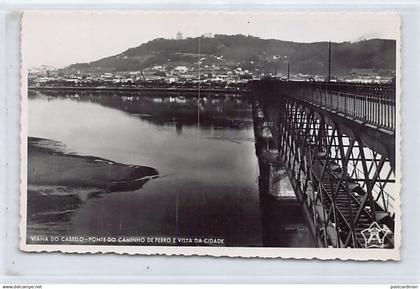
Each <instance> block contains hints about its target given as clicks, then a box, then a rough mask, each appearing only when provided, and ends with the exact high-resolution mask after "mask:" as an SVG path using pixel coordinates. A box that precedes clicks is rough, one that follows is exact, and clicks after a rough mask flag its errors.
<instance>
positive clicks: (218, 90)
mask: <svg viewBox="0 0 420 289" xmlns="http://www.w3.org/2000/svg"><path fill="white" fill-rule="evenodd" d="M28 90H36V91H42V90H67V91H133V92H136V91H138V92H140V91H146V92H147V91H150V92H152V91H162V92H197V91H200V92H214V93H227V94H247V93H248V92H249V91H248V90H247V89H243V88H241V89H223V88H200V89H198V88H182V87H175V88H174V87H89V86H28Z"/></svg>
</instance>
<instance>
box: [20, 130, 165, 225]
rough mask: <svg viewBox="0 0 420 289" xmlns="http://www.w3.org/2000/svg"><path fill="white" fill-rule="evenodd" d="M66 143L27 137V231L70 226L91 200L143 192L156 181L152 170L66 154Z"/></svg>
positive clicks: (91, 157) (92, 157)
mask: <svg viewBox="0 0 420 289" xmlns="http://www.w3.org/2000/svg"><path fill="white" fill-rule="evenodd" d="M64 148H65V145H64V144H63V143H60V142H57V141H54V140H49V139H42V138H35V137H28V188H27V212H28V215H27V221H28V230H35V231H38V230H41V231H45V230H46V231H49V230H50V229H49V227H50V226H51V225H54V224H67V223H69V222H70V221H71V217H72V215H73V213H74V212H75V211H76V210H77V209H78V208H79V207H80V206H81V205H82V204H83V203H84V202H86V201H87V200H88V199H90V198H98V197H100V196H101V195H103V194H107V193H113V192H123V191H135V190H138V189H140V188H141V187H142V186H143V185H144V184H145V183H147V182H148V181H150V180H152V179H154V178H157V177H158V176H159V172H158V171H157V170H156V169H154V168H151V167H145V166H139V165H126V164H122V163H117V162H114V161H111V160H107V159H103V158H99V157H95V156H82V155H77V154H72V153H68V152H65V151H64Z"/></svg>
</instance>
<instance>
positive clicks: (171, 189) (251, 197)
mask: <svg viewBox="0 0 420 289" xmlns="http://www.w3.org/2000/svg"><path fill="white" fill-rule="evenodd" d="M28 117H29V128H28V135H29V136H33V137H40V138H47V139H52V140H56V141H59V142H62V143H64V144H65V145H66V148H67V150H69V151H71V152H74V153H77V154H79V155H91V156H97V157H101V158H105V159H109V160H112V161H116V162H120V163H124V164H135V165H144V166H150V167H153V168H155V169H157V170H158V171H159V177H158V178H156V179H153V180H151V181H149V182H148V183H146V184H145V185H144V186H143V187H142V188H141V189H138V190H136V191H127V192H115V193H110V194H106V195H101V196H100V197H98V198H91V199H88V200H86V202H84V203H83V205H82V206H80V208H78V209H77V211H76V212H75V213H74V214H73V216H72V218H71V223H70V224H66V226H67V228H69V229H68V233H69V234H88V235H93V236H103V235H107V236H108V235H113V236H139V235H142V236H168V237H173V236H182V237H212V238H222V239H224V241H225V245H228V246H283V247H290V246H293V247H296V246H311V245H312V241H311V237H310V235H309V232H308V228H307V226H306V225H305V222H304V218H303V213H302V212H301V209H300V207H299V206H298V205H297V203H296V202H295V201H293V200H290V198H289V199H288V200H287V201H283V202H282V201H279V200H277V199H273V200H266V199H264V200H261V198H260V194H259V191H258V176H259V172H258V160H257V157H256V155H255V145H254V131H253V125H252V115H251V105H250V102H249V101H248V98H247V97H244V96H239V95H238V96H236V95H216V94H205V95H201V96H200V101H197V96H196V95H193V96H191V95H190V96H188V95H179V94H178V95H175V94H168V93H158V94H157V93H153V94H150V93H149V94H147V93H141V94H117V93H87V92H85V93H78V94H76V93H68V92H54V93H51V92H49V93H31V94H30V96H29V116H28Z"/></svg>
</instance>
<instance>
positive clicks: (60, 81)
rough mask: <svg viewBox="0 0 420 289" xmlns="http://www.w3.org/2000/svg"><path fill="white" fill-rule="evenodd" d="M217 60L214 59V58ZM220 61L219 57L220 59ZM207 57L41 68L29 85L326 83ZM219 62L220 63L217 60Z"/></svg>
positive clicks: (368, 72)
mask: <svg viewBox="0 0 420 289" xmlns="http://www.w3.org/2000/svg"><path fill="white" fill-rule="evenodd" d="M215 58H217V57H215ZM220 58H222V57H220ZM207 60H208V59H206V57H202V58H200V60H199V61H197V62H195V63H191V64H185V63H180V64H179V65H174V64H172V65H154V66H151V67H147V68H145V69H142V70H138V71H119V72H102V71H93V72H88V71H80V70H74V69H72V70H70V69H59V70H58V69H53V68H50V67H41V68H38V69H32V70H30V73H29V78H28V81H29V82H28V84H29V86H90V87H101V86H139V87H143V86H146V87H147V86H158V87H189V86H191V87H192V86H197V85H198V84H200V85H202V86H209V87H218V88H229V87H237V86H242V85H245V84H246V83H247V82H248V81H250V80H258V79H262V78H276V79H280V80H291V81H325V80H326V77H325V76H324V75H309V74H303V73H297V74H287V73H281V72H279V73H277V72H274V73H273V72H267V71H263V70H260V69H258V68H254V69H253V70H250V69H246V68H243V67H241V66H239V65H237V66H235V65H230V66H227V65H223V64H218V63H217V60H222V59H215V60H216V61H207ZM220 63H222V61H220ZM394 79H395V72H393V71H385V70H383V71H382V70H375V69H353V70H352V71H351V72H350V74H349V75H347V76H342V77H339V78H338V77H331V79H330V81H333V82H354V83H388V82H392V81H393V80H394Z"/></svg>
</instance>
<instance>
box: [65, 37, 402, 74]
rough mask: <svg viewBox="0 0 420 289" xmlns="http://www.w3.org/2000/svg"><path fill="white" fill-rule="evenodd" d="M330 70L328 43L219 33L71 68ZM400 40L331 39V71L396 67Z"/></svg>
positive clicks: (162, 42)
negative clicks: (341, 40)
mask: <svg viewBox="0 0 420 289" xmlns="http://www.w3.org/2000/svg"><path fill="white" fill-rule="evenodd" d="M287 62H289V63H290V71H291V73H303V74H326V71H327V67H328V64H327V63H328V42H315V43H298V42H290V41H282V40H276V39H261V38H258V37H253V36H244V35H215V36H214V37H195V38H187V39H181V40H175V39H163V38H158V39H155V40H152V41H149V42H147V43H144V44H142V45H140V46H138V47H135V48H130V49H128V50H126V51H124V52H122V53H120V54H118V55H114V56H110V57H106V58H102V59H99V60H97V61H93V62H90V63H77V64H73V65H70V66H69V67H67V69H71V70H81V71H90V72H91V71H104V72H105V71H107V72H115V71H138V70H142V69H144V68H147V67H152V66H156V65H165V66H169V67H175V66H177V65H189V66H194V65H198V64H199V63H200V65H202V66H205V65H217V66H220V67H223V66H226V67H241V68H243V69H248V70H250V71H261V72H273V71H280V72H284V71H286V70H287V64H286V63H287ZM395 65H396V41H395V40H385V39H370V40H363V41H359V42H342V43H332V72H333V74H335V75H339V74H348V73H349V72H350V71H351V70H352V69H381V70H382V69H385V70H395Z"/></svg>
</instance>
